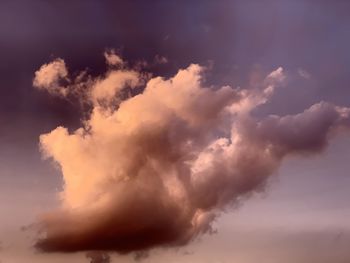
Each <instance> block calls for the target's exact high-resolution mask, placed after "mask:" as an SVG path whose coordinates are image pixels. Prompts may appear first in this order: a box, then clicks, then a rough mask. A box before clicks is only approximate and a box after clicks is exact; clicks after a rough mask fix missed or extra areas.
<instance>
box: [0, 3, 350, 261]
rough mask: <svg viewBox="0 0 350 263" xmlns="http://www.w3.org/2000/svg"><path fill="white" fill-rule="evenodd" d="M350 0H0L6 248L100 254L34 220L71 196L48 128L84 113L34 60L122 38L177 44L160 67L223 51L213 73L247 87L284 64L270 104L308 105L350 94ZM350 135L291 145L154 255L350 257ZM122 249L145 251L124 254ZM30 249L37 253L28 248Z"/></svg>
mask: <svg viewBox="0 0 350 263" xmlns="http://www.w3.org/2000/svg"><path fill="white" fill-rule="evenodd" d="M349 12H350V2H348V1H342V0H338V1H323V0H320V1H312V0H310V1H307V0H304V1H303V0H297V1H283V0H280V1H277V0H268V1H258V0H256V1H254V0H253V1H244V0H241V1H235V0H232V1H224V0H223V1H210V0H208V1H167V0H166V1H152V4H151V3H146V1H107V0H106V1H97V0H96V1H78V0H76V1H39V0H33V1H20V0H14V1H13V0H12V1H10V0H3V1H1V2H0V35H1V38H0V39H1V40H0V58H1V63H0V78H1V84H0V89H1V96H0V127H1V129H0V146H1V147H0V211H1V212H0V242H1V243H0V247H1V249H0V262H3V263H7V262H9V263H12V262H13V263H18V262H39V263H40V262H57V263H61V262H88V259H86V258H85V255H84V253H77V254H61V253H53V254H42V253H38V252H36V251H35V250H34V249H33V248H32V247H31V245H32V243H33V241H32V235H33V233H31V232H30V230H28V231H22V230H21V227H22V226H27V225H30V224H31V223H33V222H35V220H36V218H37V217H38V216H39V215H40V214H41V213H43V212H45V211H48V210H50V209H53V208H55V207H56V206H57V205H58V200H57V193H58V192H59V191H60V190H61V189H62V179H61V174H60V172H59V170H58V169H56V168H55V167H54V166H53V165H52V163H51V162H50V161H44V160H42V158H41V154H40V152H39V145H38V143H39V135H40V134H43V133H47V132H49V131H51V130H53V129H54V128H56V127H57V126H59V125H63V126H65V127H68V128H70V129H73V128H77V127H79V126H80V118H81V115H80V114H79V111H78V110H77V108H78V106H77V105H75V104H74V103H73V104H72V103H69V102H67V101H65V100H63V99H61V98H54V97H49V96H46V94H43V93H41V92H38V90H35V89H34V88H33V87H32V81H33V78H34V72H35V71H37V70H38V69H39V67H40V66H41V65H43V64H44V63H48V62H49V61H51V60H52V59H54V58H57V57H61V58H64V60H65V61H66V63H67V65H68V67H69V69H70V71H71V72H74V73H77V72H79V71H81V70H84V69H86V68H88V71H89V72H90V73H91V74H95V75H96V74H100V73H101V72H103V70H104V67H105V66H104V60H103V56H102V54H103V52H104V51H105V49H106V48H114V49H116V50H118V51H120V53H121V54H122V56H123V57H124V58H125V59H126V60H128V61H131V62H135V61H137V60H146V61H149V62H150V61H153V59H154V57H155V56H156V55H159V56H164V57H166V58H167V60H168V63H166V64H164V65H153V66H151V67H150V69H149V71H151V72H152V73H154V74H155V75H158V74H161V75H163V76H168V77H169V76H172V75H174V73H176V72H177V70H178V69H179V68H184V67H187V66H188V65H189V64H190V63H199V64H202V65H206V66H208V65H212V69H211V70H210V72H209V73H208V75H207V78H208V79H207V80H208V82H209V83H212V84H213V85H216V86H220V85H225V84H228V85H231V86H232V87H237V86H241V87H246V86H248V83H249V79H250V77H251V75H252V73H253V72H255V71H259V70H260V71H262V72H271V71H272V70H274V69H276V68H277V67H279V66H282V67H283V68H284V70H285V71H286V72H287V73H288V76H289V79H288V84H287V85H286V87H284V88H283V89H280V90H278V91H277V92H276V94H275V95H274V96H273V97H272V99H271V101H270V102H269V103H268V104H266V105H263V106H261V107H260V108H259V110H258V111H257V112H255V113H254V114H256V115H257V116H266V115H268V114H281V115H284V114H295V113H298V112H300V111H303V110H304V109H305V108H308V107H309V106H310V105H312V104H314V103H317V102H319V101H322V100H325V101H329V102H331V103H335V104H337V105H340V106H346V107H349V106H350V100H349V96H350V89H349V83H350V74H349V73H350V72H349V71H350V53H349V52H348V49H349V46H350V16H349ZM349 149H350V137H349V136H348V135H346V134H341V135H339V136H338V137H336V139H334V140H332V141H331V143H330V145H329V147H328V148H327V150H326V151H325V152H324V153H322V154H320V155H316V156H312V157H309V156H307V157H306V158H305V157H289V158H287V159H286V160H284V162H283V163H282V167H281V168H280V169H279V171H278V172H277V173H276V175H273V176H272V177H271V178H270V179H269V183H268V186H267V188H266V190H265V191H264V192H263V193H261V194H258V195H254V196H252V197H251V198H249V199H247V200H246V201H244V202H243V203H242V205H241V206H239V207H237V208H234V209H229V211H228V212H227V213H225V215H224V216H222V217H220V219H218V220H217V221H216V222H215V227H216V228H217V230H218V233H217V234H214V235H206V236H204V237H202V238H201V241H196V242H194V243H192V244H190V245H189V246H187V247H184V248H181V249H180V250H179V251H177V250H174V249H168V250H163V249H159V250H155V251H154V252H152V253H151V256H150V257H148V258H146V259H145V260H144V262H156V263H157V262H164V261H165V260H166V261H167V262H188V263H190V262H201V263H202V262H204V263H226V262H238V263H256V262H261V263H273V262H276V263H277V262H278V263H281V262H283V263H289V262H290V263H292V262H301V263H304V262H305V263H309V262H320V263H346V262H349V260H350V252H349V251H348V244H349V241H350V236H349V233H350V232H349V231H350V224H349V220H348V218H349V216H350V207H349V203H348V201H349V200H350V191H349V189H350V178H349V176H348V173H349V172H348V171H349V169H350V163H349V156H350V155H349V154H350V150H349ZM112 258H113V260H114V261H113V262H125V263H126V262H134V257H133V256H132V255H128V256H118V255H115V254H112ZM29 259H30V260H29Z"/></svg>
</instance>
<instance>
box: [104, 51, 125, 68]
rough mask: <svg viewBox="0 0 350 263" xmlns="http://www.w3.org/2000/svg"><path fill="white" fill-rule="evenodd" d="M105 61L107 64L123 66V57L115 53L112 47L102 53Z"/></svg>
mask: <svg viewBox="0 0 350 263" xmlns="http://www.w3.org/2000/svg"><path fill="white" fill-rule="evenodd" d="M103 55H104V57H105V59H106V63H107V65H109V66H115V67H123V65H124V61H123V59H122V58H121V57H120V56H119V55H117V54H116V52H115V50H114V49H110V50H106V51H105V52H104V53H103Z"/></svg>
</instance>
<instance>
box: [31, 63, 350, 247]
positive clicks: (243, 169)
mask: <svg viewBox="0 0 350 263" xmlns="http://www.w3.org/2000/svg"><path fill="white" fill-rule="evenodd" d="M202 74H203V68H202V67H201V66H199V65H195V64H193V65H190V66H189V67H188V68H186V69H181V70H179V71H178V73H177V74H176V75H175V76H173V77H172V78H169V79H164V78H162V77H154V78H151V79H148V80H147V81H146V84H145V87H144V89H143V91H142V92H141V93H139V94H137V95H134V96H132V95H130V94H129V95H127V96H125V93H126V94H128V93H127V91H128V90H129V91H130V89H133V88H134V87H136V86H138V85H142V83H144V82H145V80H144V79H143V77H142V76H143V74H141V73H140V72H136V71H134V70H130V69H127V68H121V69H109V70H108V72H107V73H106V74H105V75H104V76H102V77H97V78H95V79H94V78H89V81H88V82H87V83H77V81H74V83H75V84H72V85H70V86H68V87H65V88H66V89H67V90H68V91H70V90H75V92H76V91H77V90H79V92H82V93H83V94H82V95H81V97H82V98H84V99H86V100H87V101H89V103H90V105H91V113H90V114H89V117H88V118H87V119H86V120H85V121H84V122H83V125H82V127H81V128H79V129H77V130H76V131H74V132H72V133H70V132H69V131H68V130H67V129H66V128H64V127H57V128H56V129H54V130H53V131H51V132H50V133H47V134H43V135H41V136H40V144H41V148H42V151H43V154H44V155H45V156H46V157H48V158H52V159H53V160H54V161H55V162H57V164H59V166H60V168H61V171H62V175H63V179H64V189H63V191H62V192H61V199H62V206H61V208H60V209H58V210H56V211H53V212H51V213H48V214H46V215H43V216H42V219H41V226H42V230H43V231H44V233H45V235H44V237H42V238H40V239H39V240H38V241H37V243H36V247H37V248H39V249H41V250H43V251H65V252H73V251H80V250H114V251H117V252H119V253H128V252H132V251H145V250H147V249H150V248H153V247H157V246H179V245H184V244H187V243H188V242H190V241H191V240H193V239H194V238H196V237H197V236H198V235H200V234H203V233H207V232H210V231H212V229H211V223H212V222H213V220H214V219H215V217H217V216H218V215H219V214H220V211H222V209H224V208H225V207H227V206H229V205H231V204H235V203H237V202H240V200H242V198H244V197H245V196H247V195H249V194H251V193H253V192H255V191H259V190H261V189H262V188H263V186H264V184H265V183H266V179H267V178H268V177H269V176H270V175H271V174H272V173H273V172H274V171H275V170H276V169H277V168H278V166H279V164H280V163H281V160H282V159H283V158H284V157H285V156H286V155H288V154H297V153H314V152H319V151H320V150H322V149H323V147H324V146H325V145H326V144H327V141H328V139H329V137H330V136H331V135H333V133H334V132H336V131H337V130H338V129H340V128H342V127H348V126H349V114H350V109H348V108H341V107H337V106H334V105H332V104H329V103H325V102H322V103H318V104H315V105H313V106H312V107H310V108H309V109H307V110H305V111H304V112H302V113H300V114H297V115H288V116H282V117H281V116H276V115H273V116H268V117H266V118H262V119H257V118H256V117H254V116H253V115H252V114H251V112H252V111H253V110H254V109H256V108H257V107H258V106H259V105H261V104H264V103H266V102H268V100H269V98H270V97H271V96H272V95H273V92H274V91H275V89H276V88H277V87H279V86H281V85H283V83H284V81H286V76H285V73H284V71H283V69H282V68H278V69H276V70H275V71H273V72H271V73H270V74H268V75H267V76H266V77H265V78H263V79H261V81H260V82H259V83H258V84H259V85H256V86H254V87H253V88H251V89H233V88H231V87H228V86H224V87H221V88H219V89H212V88H209V87H205V86H204V84H203V82H202ZM72 83H73V82H72ZM80 84H81V85H82V86H84V87H86V88H85V89H77V85H78V86H79V85H80ZM123 92H124V93H123ZM97 94H98V95H97Z"/></svg>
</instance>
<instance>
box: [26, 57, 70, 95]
mask: <svg viewBox="0 0 350 263" xmlns="http://www.w3.org/2000/svg"><path fill="white" fill-rule="evenodd" d="M67 76H68V71H67V68H66V64H65V62H64V61H63V59H61V58H57V59H55V60H54V61H52V62H51V63H48V64H44V65H42V66H41V67H40V69H39V70H38V71H36V72H35V77H34V80H33V86H34V87H35V88H37V89H40V90H46V91H48V92H49V93H50V94H53V95H59V96H63V97H65V96H66V95H67V90H66V88H65V87H64V86H63V85H62V82H63V81H64V80H67Z"/></svg>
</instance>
